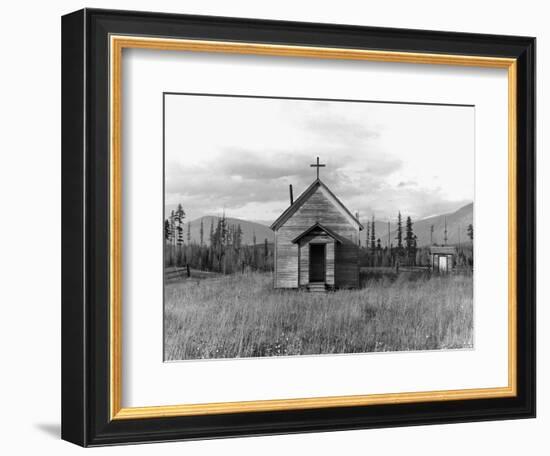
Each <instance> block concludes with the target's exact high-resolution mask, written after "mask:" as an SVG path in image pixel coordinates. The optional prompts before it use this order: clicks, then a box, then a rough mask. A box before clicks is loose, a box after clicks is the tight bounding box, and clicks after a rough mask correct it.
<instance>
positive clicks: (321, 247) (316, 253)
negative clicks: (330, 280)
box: [309, 244, 326, 282]
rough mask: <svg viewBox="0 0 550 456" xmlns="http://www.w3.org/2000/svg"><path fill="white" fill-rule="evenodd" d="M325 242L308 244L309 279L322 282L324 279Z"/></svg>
mask: <svg viewBox="0 0 550 456" xmlns="http://www.w3.org/2000/svg"><path fill="white" fill-rule="evenodd" d="M325 258H326V246H325V244H310V245H309V281H310V282H324V281H325Z"/></svg>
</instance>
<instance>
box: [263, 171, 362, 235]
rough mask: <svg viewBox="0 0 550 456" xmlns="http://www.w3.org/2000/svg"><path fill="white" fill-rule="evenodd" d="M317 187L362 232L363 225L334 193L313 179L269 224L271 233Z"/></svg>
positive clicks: (290, 215)
mask: <svg viewBox="0 0 550 456" xmlns="http://www.w3.org/2000/svg"><path fill="white" fill-rule="evenodd" d="M318 187H322V188H323V189H324V190H325V191H326V192H327V193H328V194H329V195H330V196H331V197H332V198H333V199H334V202H335V203H336V204H337V205H338V206H339V207H340V208H341V209H343V210H344V212H345V213H346V215H348V216H349V217H350V218H351V220H352V221H354V222H355V223H357V226H358V227H359V230H362V229H363V228H364V226H363V225H361V222H360V221H359V220H357V218H355V217H354V216H353V214H352V213H351V212H350V211H349V210H348V208H347V207H346V206H344V204H343V203H342V202H341V201H340V200H339V199H338V198H337V197H336V195H335V194H334V193H332V192H331V191H330V189H329V188H328V187H327V186H326V185H325V184H324V183H323V182H322V181H321V179H315V180H314V181H313V182H312V184H311V185H310V186H309V187H308V188H307V189H306V190H305V191H304V192H303V193H302V194H301V195H300V196H299V197H298V198H296V201H294V203H293V204H291V205H290V206H289V207H288V208H287V209H286V210H285V211H284V212H283V213H282V214H281V215H280V216H279V218H278V219H277V220H275V221H274V222H273V223H272V224H271V227H270V228H271V229H272V230H273V231H277V230H278V229H279V228H280V227H281V226H282V225H283V224H284V223H285V222H286V221H287V220H288V219H289V218H290V217H292V215H294V213H295V212H296V211H297V210H298V209H300V207H302V205H303V204H304V203H305V202H306V201H307V200H308V199H309V197H310V196H311V195H312V194H313V193H314V192H315V190H317V188H318Z"/></svg>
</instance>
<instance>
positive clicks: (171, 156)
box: [165, 95, 474, 222]
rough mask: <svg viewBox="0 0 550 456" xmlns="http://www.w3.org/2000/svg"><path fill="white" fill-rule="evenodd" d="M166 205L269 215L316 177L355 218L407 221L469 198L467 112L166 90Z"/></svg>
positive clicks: (470, 115)
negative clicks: (320, 165) (313, 165)
mask: <svg viewBox="0 0 550 456" xmlns="http://www.w3.org/2000/svg"><path fill="white" fill-rule="evenodd" d="M165 103H166V104H165V109H166V111H165V141H166V142H165V154H166V156H165V163H166V170H165V172H166V199H165V203H166V208H167V210H170V209H172V208H173V206H174V205H176V204H177V203H179V202H181V203H182V205H183V207H184V209H185V211H186V213H187V218H188V220H193V219H196V218H198V217H201V216H203V215H217V214H220V213H221V212H222V211H223V210H224V209H225V213H226V215H228V216H230V217H236V218H242V219H247V220H263V221H269V222H271V221H273V220H275V219H276V218H277V217H278V216H279V215H280V214H281V213H282V212H283V210H284V209H285V208H286V207H287V206H288V204H289V196H288V185H289V184H293V187H294V197H295V198H297V197H298V195H299V194H300V193H301V192H302V191H303V190H305V189H306V188H307V187H308V186H309V185H310V184H311V182H312V181H313V180H314V179H315V168H311V167H310V166H309V165H310V164H311V163H314V161H315V158H316V157H317V156H319V157H320V160H321V163H325V164H326V167H325V168H321V170H320V177H321V180H323V182H325V184H327V185H328V187H329V188H330V189H331V190H332V191H333V192H334V193H335V194H336V196H338V198H339V199H340V200H341V201H342V202H343V203H344V204H345V205H346V206H347V207H348V209H349V210H350V211H351V212H353V213H355V212H356V211H359V213H360V215H361V219H364V218H366V217H369V218H370V216H371V215H372V214H373V213H375V215H376V219H377V220H380V221H385V220H388V218H391V219H392V220H393V219H394V218H395V217H396V214H397V211H399V210H400V211H401V212H402V213H404V214H407V215H411V216H412V217H413V218H415V219H419V218H424V217H427V216H430V215H435V214H441V213H445V212H450V211H454V210H456V209H458V208H460V207H462V206H463V205H465V204H467V203H469V202H472V201H473V197H474V108H473V107H458V106H430V105H406V104H387V103H358V102H334V101H311V100H281V99H265V98H260V99H258V98H240V97H214V96H192V95H167V96H166V99H165Z"/></svg>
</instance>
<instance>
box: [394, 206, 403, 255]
mask: <svg viewBox="0 0 550 456" xmlns="http://www.w3.org/2000/svg"><path fill="white" fill-rule="evenodd" d="M395 239H397V252H398V254H399V253H401V251H402V250H403V224H402V222H401V212H399V213H398V214H397V237H396V238H395Z"/></svg>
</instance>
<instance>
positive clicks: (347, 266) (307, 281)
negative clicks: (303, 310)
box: [271, 157, 363, 291]
mask: <svg viewBox="0 0 550 456" xmlns="http://www.w3.org/2000/svg"><path fill="white" fill-rule="evenodd" d="M310 166H311V167H315V168H316V174H317V178H316V179H315V180H314V181H313V182H312V183H311V185H310V186H309V187H308V188H307V189H306V190H305V191H304V192H303V193H302V194H301V195H300V196H299V197H298V198H297V199H296V200H295V201H294V200H293V197H292V186H291V187H290V206H289V207H288V208H287V209H286V210H285V211H284V212H283V213H282V214H281V215H280V216H279V218H278V219H277V220H275V222H273V224H272V225H271V229H272V230H273V231H274V232H275V271H274V287H275V288H304V289H307V290H309V291H327V290H334V289H338V288H358V287H359V233H360V231H361V230H363V225H361V223H360V222H359V220H358V219H357V217H355V216H353V214H352V213H351V212H350V211H349V210H348V209H347V208H346V206H344V204H343V203H342V202H341V201H340V200H339V199H338V198H337V197H336V195H334V193H332V192H331V191H330V189H329V188H328V187H327V186H326V185H325V184H324V183H323V182H322V181H321V179H320V178H319V168H321V167H324V166H325V165H324V164H320V163H319V157H317V162H316V163H315V164H312V165H310Z"/></svg>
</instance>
